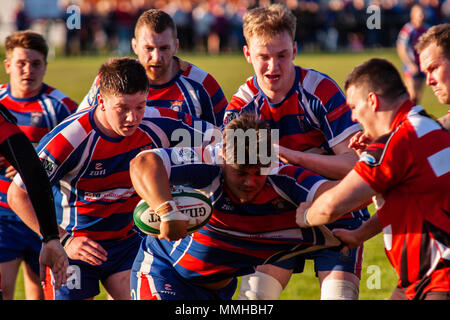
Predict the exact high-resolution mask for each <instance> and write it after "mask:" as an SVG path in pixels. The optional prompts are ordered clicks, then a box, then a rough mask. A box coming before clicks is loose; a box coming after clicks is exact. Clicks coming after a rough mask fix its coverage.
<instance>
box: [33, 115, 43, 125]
mask: <svg viewBox="0 0 450 320" xmlns="http://www.w3.org/2000/svg"><path fill="white" fill-rule="evenodd" d="M41 121H42V113H41V112H32V113H31V118H30V125H31V126H37V125H39V124H40V123H41Z"/></svg>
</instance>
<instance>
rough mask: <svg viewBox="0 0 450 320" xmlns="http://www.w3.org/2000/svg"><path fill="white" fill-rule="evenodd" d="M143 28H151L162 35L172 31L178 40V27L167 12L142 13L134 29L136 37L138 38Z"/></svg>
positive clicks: (151, 11) (154, 10) (150, 11)
mask: <svg viewBox="0 0 450 320" xmlns="http://www.w3.org/2000/svg"><path fill="white" fill-rule="evenodd" d="M142 27H147V28H150V29H151V30H153V31H155V32H156V33H162V32H164V31H165V30H166V29H167V28H170V29H172V33H173V37H174V38H175V39H176V38H177V27H176V26H175V22H174V21H173V19H172V17H171V16H170V15H169V14H167V13H166V12H164V11H162V10H159V9H150V10H147V11H145V12H144V13H142V14H141V15H140V17H139V19H138V21H137V22H136V27H135V28H134V37H135V38H137V36H138V33H139V30H140V29H141V28H142Z"/></svg>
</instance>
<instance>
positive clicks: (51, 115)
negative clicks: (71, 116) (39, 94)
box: [39, 97, 58, 128]
mask: <svg viewBox="0 0 450 320" xmlns="http://www.w3.org/2000/svg"><path fill="white" fill-rule="evenodd" d="M39 103H42V104H43V106H42V111H43V113H44V115H47V116H48V117H47V118H48V119H50V121H51V122H52V123H49V125H50V127H51V128H54V127H56V125H57V124H58V120H57V119H56V111H55V108H54V107H53V103H52V100H51V99H50V98H48V97H47V98H44V99H42V101H41V100H40V101H39ZM47 111H48V112H47Z"/></svg>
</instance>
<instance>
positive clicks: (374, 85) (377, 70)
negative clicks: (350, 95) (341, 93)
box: [344, 58, 407, 100]
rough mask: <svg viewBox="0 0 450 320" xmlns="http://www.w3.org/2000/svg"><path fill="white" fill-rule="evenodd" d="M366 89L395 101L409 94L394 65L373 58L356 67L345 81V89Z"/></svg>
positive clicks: (384, 60)
mask: <svg viewBox="0 0 450 320" xmlns="http://www.w3.org/2000/svg"><path fill="white" fill-rule="evenodd" d="M352 85H355V86H358V87H365V88H366V89H367V90H368V91H371V92H374V93H375V94H377V95H379V96H381V97H382V98H385V99H388V100H395V99H396V98H398V97H399V96H401V95H402V94H405V93H407V91H406V87H405V85H404V84H403V81H402V78H401V76H400V74H399V73H398V71H397V69H396V68H395V67H394V65H393V64H392V63H390V62H389V61H387V60H386V59H380V58H373V59H370V60H368V61H366V62H364V63H362V64H360V65H359V66H357V67H355V68H354V69H353V70H352V72H350V74H349V75H348V76H347V79H346V80H345V84H344V88H345V90H347V89H348V88H349V87H350V86H352Z"/></svg>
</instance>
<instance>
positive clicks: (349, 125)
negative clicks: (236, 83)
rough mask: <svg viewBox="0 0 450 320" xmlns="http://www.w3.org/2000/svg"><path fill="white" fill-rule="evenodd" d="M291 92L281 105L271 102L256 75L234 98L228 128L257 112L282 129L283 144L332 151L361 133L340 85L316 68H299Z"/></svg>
mask: <svg viewBox="0 0 450 320" xmlns="http://www.w3.org/2000/svg"><path fill="white" fill-rule="evenodd" d="M295 72H296V77H295V81H294V84H293V86H292V88H291V90H290V91H289V92H288V93H287V94H286V97H285V98H284V99H283V100H282V101H281V102H279V103H270V102H269V99H268V98H267V96H266V95H265V94H264V92H263V91H262V90H261V89H260V88H259V86H258V83H257V78H256V75H255V76H253V77H250V78H249V79H248V80H247V81H246V83H245V84H243V85H242V86H241V87H240V88H239V89H238V91H237V92H236V93H235V94H234V95H233V97H232V99H231V101H230V103H229V104H228V106H227V108H226V110H225V118H224V125H226V124H227V123H229V122H230V121H231V120H233V119H234V118H237V117H238V116H239V114H240V113H242V112H254V113H255V114H257V115H258V116H259V117H260V118H261V119H264V120H266V121H267V122H268V124H269V125H270V127H271V128H273V129H278V130H279V138H280V145H282V146H284V147H287V148H290V149H294V150H300V151H304V150H307V149H309V148H311V147H323V148H324V149H326V150H327V151H329V152H332V150H331V148H333V147H334V146H335V145H337V144H338V143H339V142H341V141H343V140H344V139H346V138H347V137H349V136H350V135H351V134H353V133H355V132H357V131H359V130H361V126H360V125H359V123H355V122H353V121H352V119H351V110H350V108H349V107H348V106H347V104H346V99H345V96H344V94H343V93H342V91H341V90H340V88H339V87H338V85H337V84H336V83H335V82H334V81H333V80H332V79H331V78H330V77H328V76H327V75H325V74H323V73H320V72H318V71H316V70H313V69H304V68H300V67H298V66H296V67H295Z"/></svg>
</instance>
